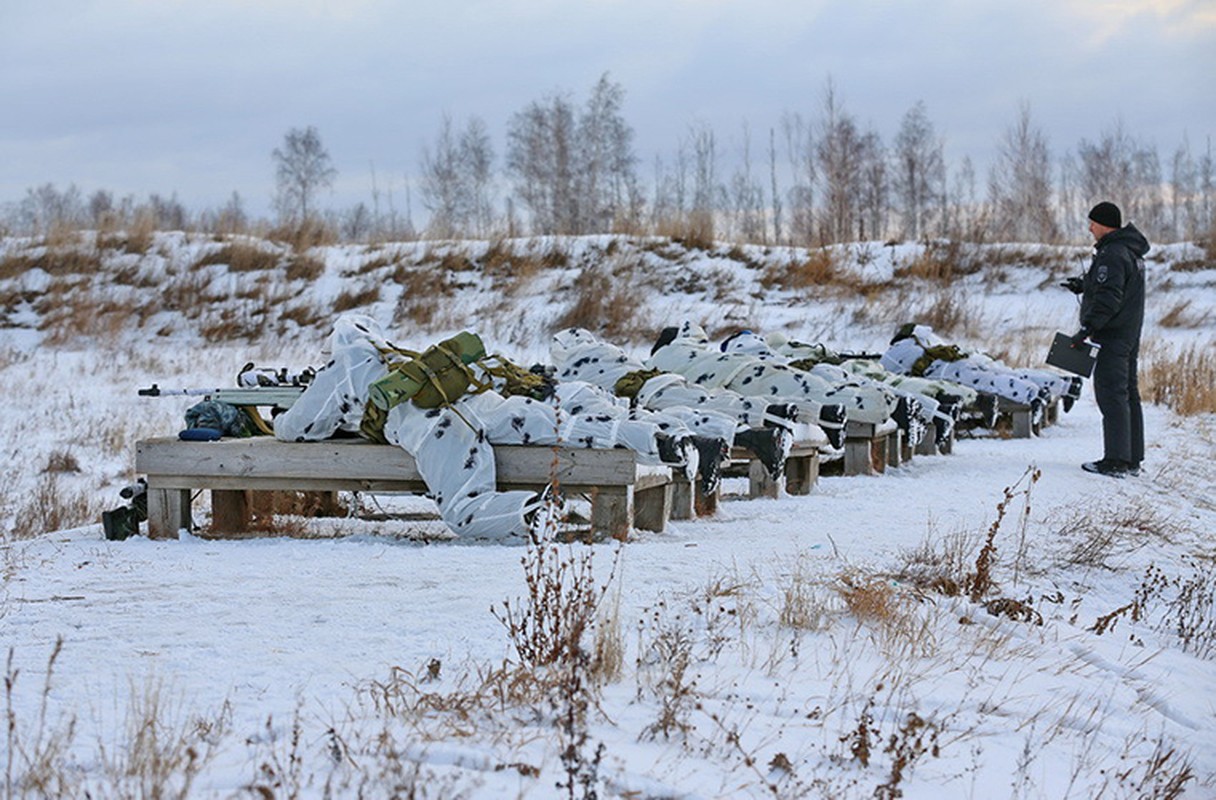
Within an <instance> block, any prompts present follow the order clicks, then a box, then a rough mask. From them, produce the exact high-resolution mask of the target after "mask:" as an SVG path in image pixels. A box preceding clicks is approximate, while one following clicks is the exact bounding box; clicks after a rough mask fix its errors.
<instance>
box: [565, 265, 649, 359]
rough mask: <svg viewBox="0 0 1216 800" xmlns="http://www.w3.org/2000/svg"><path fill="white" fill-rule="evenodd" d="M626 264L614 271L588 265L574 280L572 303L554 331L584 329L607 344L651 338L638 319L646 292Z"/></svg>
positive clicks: (646, 328)
mask: <svg viewBox="0 0 1216 800" xmlns="http://www.w3.org/2000/svg"><path fill="white" fill-rule="evenodd" d="M639 277H640V276H638V275H636V274H635V273H634V271H633V270H632V269H631V268H630V267H628V266H627V265H620V264H618V268H617V269H615V270H614V269H612V268H611V267H610V266H607V265H589V266H586V267H584V268H583V270H582V271H581V272H580V273H579V274H578V276H577V277H576V278H575V279H574V286H573V287H572V288H573V295H574V297H573V300H572V301H571V302H570V305H569V306H567V308H566V310H565V311H564V312H563V313H562V314H561V315H560V316H559V317H558V318H557V321H556V322H555V328H576V327H577V328H586V329H587V330H590V331H593V332H595V333H597V334H599V335H600V336H603V337H604V338H605V339H608V340H609V341H624V342H634V341H637V340H638V339H639V337H641V338H645V337H648V336H650V334H651V331H650V329H649V326H648V325H646V324H644V323H643V322H642V321H641V320H640V318H639V312H640V309H641V308H643V306H644V305H645V303H644V300H645V291H644V289H643V285H642V281H641V280H639Z"/></svg>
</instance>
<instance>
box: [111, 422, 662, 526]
mask: <svg viewBox="0 0 1216 800" xmlns="http://www.w3.org/2000/svg"><path fill="white" fill-rule="evenodd" d="M494 455H495V464H496V467H497V475H498V486H499V487H500V488H501V489H530V490H533V491H540V490H541V489H542V488H543V487H544V486H546V485H548V483H549V482H550V480H556V481H557V483H558V485H559V486H560V487H561V490H562V491H563V492H565V493H566V494H567V495H568V496H570V495H574V494H586V495H587V496H589V497H590V499H591V528H592V533H593V535H607V536H612V537H614V538H617V539H625V538H627V537H628V535H629V531H630V529H631V528H633V527H635V526H636V527H637V528H642V529H645V530H652V531H662V530H663V529H664V527H666V523H667V519H668V518H669V516H670V514H671V505H672V492H673V486H672V483H671V470H670V469H669V468H667V467H652V466H646V465H640V464H638V463H637V457H636V454H635V453H634V452H633V451H631V450H624V449H613V450H592V449H588V448H566V447H561V448H558V447H539V446H526V445H499V446H496V447H495V448H494ZM135 470H136V472H137V473H140V474H142V475H144V476H146V477H147V481H148V536H149V538H152V539H176V538H177V537H178V531H179V530H180V529H182V528H185V529H187V530H190V528H191V525H192V519H191V515H190V497H191V492H192V491H193V490H200V489H208V490H210V491H211V506H212V525H213V528H216V529H217V532H230V533H240V532H241V531H242V530H244V529H245V527H246V526H247V525H248V522H249V502H250V495H249V493H250V492H251V491H259V490H269V491H290V490H296V491H321V492H335V491H359V492H371V493H375V492H407V493H411V494H423V493H425V492H426V485H425V484H424V483H423V482H422V477H421V475H420V474H419V473H418V468H417V465H416V464H415V462H414V459H413V458H411V457H410V456H409V454H408V453H406V452H405V451H404V450H402V449H401V448H400V447H396V446H393V445H379V444H372V443H371V442H367V441H364V440H362V439H331V440H327V441H324V442H301V443H293V442H280V441H277V440H275V439H273V438H271V437H269V436H259V437H254V438H250V439H221V440H219V441H215V442H190V441H182V440H180V439H177V438H168V437H167V438H157V439H145V440H142V441H139V442H137V443H136V445H135Z"/></svg>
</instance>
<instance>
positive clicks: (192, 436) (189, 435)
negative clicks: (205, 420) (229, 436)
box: [177, 428, 223, 442]
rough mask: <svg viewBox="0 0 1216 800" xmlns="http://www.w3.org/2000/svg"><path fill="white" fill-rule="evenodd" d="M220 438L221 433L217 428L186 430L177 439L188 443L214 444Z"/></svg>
mask: <svg viewBox="0 0 1216 800" xmlns="http://www.w3.org/2000/svg"><path fill="white" fill-rule="evenodd" d="M221 436H223V433H222V432H221V431H220V430H219V429H218V428H186V429H185V430H184V431H182V432H181V433H179V434H178V435H177V438H179V439H185V440H186V441H188V442H214V441H215V440H216V439H218V438H220V437H221Z"/></svg>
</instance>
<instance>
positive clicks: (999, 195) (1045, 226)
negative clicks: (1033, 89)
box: [988, 102, 1059, 242]
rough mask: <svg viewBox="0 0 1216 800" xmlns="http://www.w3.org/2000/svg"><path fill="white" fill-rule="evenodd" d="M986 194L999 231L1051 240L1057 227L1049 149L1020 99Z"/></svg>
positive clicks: (1022, 238)
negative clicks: (1016, 113)
mask: <svg viewBox="0 0 1216 800" xmlns="http://www.w3.org/2000/svg"><path fill="white" fill-rule="evenodd" d="M988 196H989V200H990V201H991V203H992V212H993V215H994V218H995V219H996V220H999V221H1000V222H999V224H1000V225H1001V230H1000V233H1001V235H1002V236H1004V237H1006V238H1011V239H1012V240H1014V241H1036V242H1054V241H1056V240H1057V239H1058V238H1059V229H1058V228H1057V226H1056V223H1055V219H1054V218H1053V216H1052V212H1051V200H1052V191H1051V150H1050V148H1049V147H1048V144H1047V137H1046V136H1045V135H1044V134H1043V132H1042V131H1041V130H1039V128H1038V127H1036V126H1035V124H1034V121H1033V120H1032V119H1031V115H1030V106H1029V104H1027V103H1025V102H1023V103H1022V104H1021V105H1020V106H1019V109H1018V116H1017V119H1016V121H1015V122H1014V123H1013V125H1012V126H1010V127H1009V128H1008V129H1006V131H1005V134H1004V135H1003V136H1002V138H1001V140H1000V142H999V144H998V147H997V158H996V163H994V164H993V166H992V169H991V170H990V172H989V176H988Z"/></svg>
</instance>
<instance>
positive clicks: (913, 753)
mask: <svg viewBox="0 0 1216 800" xmlns="http://www.w3.org/2000/svg"><path fill="white" fill-rule="evenodd" d="M940 733H941V729H940V728H939V726H938V724H937V723H935V722H933V721H932V720H926V719H924V718H923V717H921V716H920V715H919V714H917V713H916V712H914V711H913V712H911V713H909V714H908V715H907V716H906V717H905V718H904V721H903V722H902V723H900V725H899V728H898V729H897V730H896V731H895V732H893V733H892V734H891V735H890V736H889V737H888V739H887V742H886V744H885V745H884V746H883V752H884V753H886V754H887V755H888V756H890V758H891V772H890V774H889V775H888V776H887V780H886V781H885V782H884V783H881V784H879V785H878V786H877V787H875V789H874V797H875V798H877V799H878V800H894V798H897V797H903V795H904V793H903V790H902V789H900V788H899V785H900V783H902V782H903V780H904V778H905V776H906V775H907V773H908V772H909V771H910V770H911V769H912V767H913V765H914V764H915V763H916V762H917V761H918V760H920V758H921V757H922V756H924V755H925V754H926V753H928V754H929V755H932V756H933V757H934V758H937V757H938V756H940V755H941V748H940V747H939V746H938V736H939V734H940Z"/></svg>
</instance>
